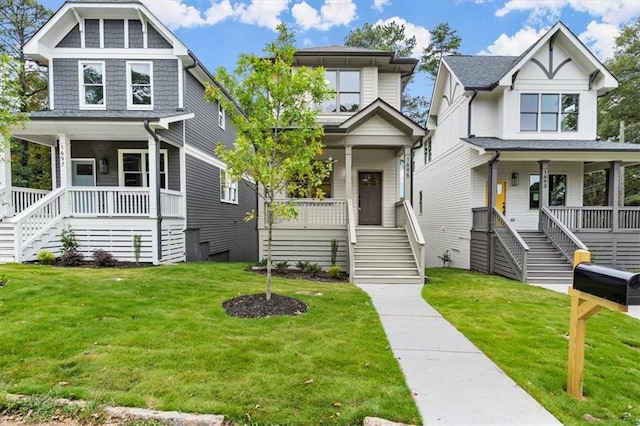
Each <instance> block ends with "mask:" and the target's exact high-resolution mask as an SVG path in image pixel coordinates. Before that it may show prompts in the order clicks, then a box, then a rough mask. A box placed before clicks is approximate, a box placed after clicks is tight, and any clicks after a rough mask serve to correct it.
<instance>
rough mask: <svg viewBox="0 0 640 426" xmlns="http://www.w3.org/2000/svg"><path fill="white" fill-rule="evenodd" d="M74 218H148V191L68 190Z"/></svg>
mask: <svg viewBox="0 0 640 426" xmlns="http://www.w3.org/2000/svg"><path fill="white" fill-rule="evenodd" d="M69 198H70V203H71V214H72V215H74V216H148V215H149V190H148V189H141V188H118V187H104V186H92V187H71V188H69Z"/></svg>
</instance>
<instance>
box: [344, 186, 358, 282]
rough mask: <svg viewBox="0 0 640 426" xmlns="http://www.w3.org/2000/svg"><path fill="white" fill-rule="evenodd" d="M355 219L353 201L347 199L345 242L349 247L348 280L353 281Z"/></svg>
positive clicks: (354, 270)
mask: <svg viewBox="0 0 640 426" xmlns="http://www.w3.org/2000/svg"><path fill="white" fill-rule="evenodd" d="M357 242H358V240H357V239H356V219H355V216H354V214H353V201H352V200H351V199H348V200H347V244H348V248H349V259H348V260H349V281H351V282H353V279H354V278H355V276H356V257H355V251H356V244H357Z"/></svg>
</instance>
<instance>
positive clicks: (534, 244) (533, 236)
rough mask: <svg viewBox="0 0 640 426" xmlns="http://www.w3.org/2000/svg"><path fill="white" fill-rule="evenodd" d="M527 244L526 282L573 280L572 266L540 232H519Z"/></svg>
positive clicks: (555, 282) (561, 282)
mask: <svg viewBox="0 0 640 426" xmlns="http://www.w3.org/2000/svg"><path fill="white" fill-rule="evenodd" d="M519 234H520V236H521V237H522V239H523V240H524V241H525V242H526V243H527V245H528V246H529V253H528V255H527V282H528V283H532V284H566V285H567V286H569V285H571V283H572V282H573V268H572V265H571V264H570V263H569V262H568V261H567V259H566V258H565V257H564V255H563V254H562V253H560V252H559V251H558V249H556V247H555V246H554V245H553V243H552V242H551V241H550V240H549V239H548V238H547V236H546V235H545V234H544V233H542V232H533V231H532V232H519Z"/></svg>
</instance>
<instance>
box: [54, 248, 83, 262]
mask: <svg viewBox="0 0 640 426" xmlns="http://www.w3.org/2000/svg"><path fill="white" fill-rule="evenodd" d="M83 262H84V255H83V254H82V253H80V252H77V251H75V250H74V251H70V252H67V253H63V254H62V256H60V263H62V264H63V265H64V266H79V265H82V263H83Z"/></svg>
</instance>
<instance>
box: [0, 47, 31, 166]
mask: <svg viewBox="0 0 640 426" xmlns="http://www.w3.org/2000/svg"><path fill="white" fill-rule="evenodd" d="M15 62H16V61H14V60H13V59H11V58H10V57H9V56H8V55H6V54H4V53H0V135H1V136H2V138H3V141H4V143H7V142H6V141H9V140H10V138H11V132H10V129H11V127H13V126H15V125H17V124H19V123H20V122H22V121H24V120H25V119H26V116H25V115H24V114H22V113H20V111H18V109H17V108H16V105H19V104H20V98H21V96H22V92H21V90H20V85H19V84H18V80H17V79H16V75H15V69H16V67H17V65H16V64H15ZM2 147H3V145H2V144H0V148H2ZM3 160H4V159H3V158H0V161H3Z"/></svg>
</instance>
